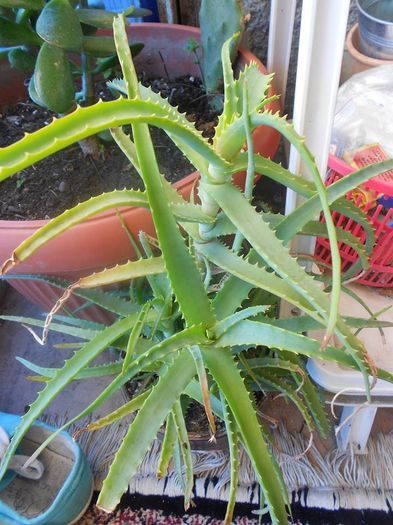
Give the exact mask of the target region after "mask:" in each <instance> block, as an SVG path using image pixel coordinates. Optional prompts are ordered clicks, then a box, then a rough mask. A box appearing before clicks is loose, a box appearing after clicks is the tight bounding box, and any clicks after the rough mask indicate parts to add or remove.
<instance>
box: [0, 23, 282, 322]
mask: <svg viewBox="0 0 393 525" xmlns="http://www.w3.org/2000/svg"><path fill="white" fill-rule="evenodd" d="M129 35H130V38H131V40H132V41H133V42H143V44H144V49H143V51H142V52H141V53H140V54H139V55H138V56H137V57H136V60H135V64H136V67H137V69H138V68H139V69H140V68H143V70H144V71H146V73H148V74H152V75H155V76H166V75H167V72H168V74H169V75H171V76H173V77H177V76H181V75H187V74H189V75H195V76H198V75H200V73H199V69H198V66H197V65H196V64H194V63H193V62H194V60H193V57H192V56H191V55H190V53H188V52H187V51H186V43H187V41H188V39H190V38H194V39H196V40H198V39H199V29H197V28H193V27H187V26H179V25H169V24H154V23H142V24H135V25H133V26H131V27H130V28H129ZM251 60H254V61H255V62H256V63H257V64H258V66H259V67H260V68H261V70H262V71H264V72H265V68H264V66H263V65H262V64H261V62H259V61H258V59H257V58H256V57H255V56H254V55H253V54H252V53H251V52H250V51H247V50H244V49H243V50H241V51H240V54H239V59H238V62H239V67H240V68H241V67H242V66H244V65H245V64H246V63H248V62H250V61H251ZM7 75H8V74H7ZM0 78H2V79H7V82H9V80H8V79H9V76H6V75H5V74H2V75H1V77H0ZM1 93H2V94H3V90H2V91H1ZM9 102H10V101H9V100H8V99H7V103H9ZM270 107H271V109H272V110H274V111H278V109H279V105H278V102H273V103H272V104H271V106H270ZM253 140H254V149H255V151H256V152H259V153H261V154H262V155H264V156H267V157H273V156H274V154H275V152H276V150H277V146H278V142H279V135H278V133H277V132H276V131H274V130H272V129H269V128H266V127H260V128H259V129H257V130H255V132H254V134H253ZM197 176H198V174H197V172H194V173H191V174H190V175H188V176H187V177H185V178H184V179H182V180H181V181H179V182H177V183H176V184H175V185H174V186H175V187H176V188H177V190H178V191H179V192H180V193H181V194H182V195H183V196H185V197H188V196H189V195H190V192H191V190H192V187H193V185H194V182H195V180H196V178H197ZM242 177H243V179H244V176H242V174H240V175H239V174H238V175H237V176H236V178H237V181H238V182H239V183H241V179H242ZM122 215H123V218H124V220H125V222H126V223H127V226H128V227H129V229H130V230H131V232H132V233H133V234H134V235H137V234H138V232H139V231H140V230H143V231H145V232H147V233H149V234H154V228H153V224H152V219H151V216H150V213H149V212H148V211H147V210H144V209H140V208H127V209H123V210H122ZM46 222H47V221H45V220H41V221H0V239H1V243H0V262H3V261H4V260H6V259H7V258H8V257H10V255H11V254H12V251H13V249H14V248H16V247H17V246H18V245H19V244H20V243H21V242H22V241H23V240H24V239H26V238H27V237H28V236H30V235H32V234H33V233H34V232H35V231H36V230H37V229H38V228H40V227H42V226H43V225H44V224H46ZM133 256H134V253H133V250H132V248H131V245H130V242H129V240H128V238H127V236H126V234H125V232H124V230H123V229H122V228H121V226H120V223H119V220H118V218H117V217H116V214H115V213H114V212H113V211H106V212H104V213H101V214H99V215H97V216H96V217H94V218H91V219H89V220H86V221H84V222H83V223H81V224H78V225H76V226H75V227H73V228H72V229H70V230H68V231H67V232H64V233H63V234H61V235H60V236H58V237H57V238H55V239H53V240H51V241H50V242H48V243H47V244H46V245H45V246H44V247H42V248H41V249H40V250H39V251H38V252H37V253H36V254H34V255H33V256H32V257H30V258H29V260H28V261H26V262H24V263H23V264H20V265H18V266H17V267H16V268H15V273H24V274H47V275H57V276H62V277H65V278H68V279H71V280H75V279H76V278H78V277H80V276H83V275H87V274H90V273H92V272H94V271H98V270H100V269H102V268H105V267H110V266H113V265H115V264H117V263H122V262H125V261H127V260H128V259H130V258H132V257H133ZM11 284H12V286H13V287H14V288H16V289H17V290H19V292H21V293H22V294H23V295H24V296H25V297H26V298H27V299H29V300H31V301H32V302H34V303H36V304H38V305H40V306H41V307H42V308H44V309H45V310H47V309H50V308H51V307H52V305H53V304H54V301H55V300H56V298H57V297H58V295H59V292H58V290H53V289H51V288H50V287H48V286H47V285H45V284H43V283H39V282H34V281H16V280H15V281H11ZM77 302H78V301H76V300H71V301H70V302H68V303H67V306H68V307H69V308H71V309H72V308H73V306H75V305H76V304H77ZM89 317H90V318H91V317H93V318H94V319H95V320H99V319H98V318H97V316H95V314H92V315H90V316H89ZM101 320H102V319H101Z"/></svg>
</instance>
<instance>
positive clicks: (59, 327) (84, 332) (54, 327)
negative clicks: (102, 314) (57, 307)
mask: <svg viewBox="0 0 393 525" xmlns="http://www.w3.org/2000/svg"><path fill="white" fill-rule="evenodd" d="M0 319H2V320H3V321H12V322H15V323H21V324H26V325H29V326H39V327H42V328H43V327H44V326H45V321H43V320H41V319H35V318H34V317H24V316H20V315H1V316H0ZM49 330H51V331H53V332H59V333H62V334H66V335H72V336H73V337H78V338H79V339H86V340H88V341H90V340H91V339H93V338H94V337H96V336H97V335H98V334H99V331H97V330H91V329H86V328H78V327H75V326H66V325H64V324H60V323H51V325H50V327H49Z"/></svg>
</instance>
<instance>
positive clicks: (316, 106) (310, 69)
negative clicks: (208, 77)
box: [280, 0, 350, 317]
mask: <svg viewBox="0 0 393 525" xmlns="http://www.w3.org/2000/svg"><path fill="white" fill-rule="evenodd" d="M349 4H350V0H303V6H302V20H301V26H300V36H299V53H298V63H297V75H296V88H295V99H294V109H293V124H294V126H295V129H296V131H297V132H298V133H300V134H301V135H303V136H304V137H305V141H306V145H307V146H308V148H309V149H310V150H311V152H312V153H313V154H314V156H315V159H316V163H317V167H318V169H319V171H320V173H321V175H322V177H324V175H325V172H326V167H327V159H328V153H329V145H330V137H331V130H332V125H333V117H334V109H335V103H336V96H337V90H338V85H339V79H340V71H341V63H342V56H343V52H344V42H345V34H346V26H347V20H348V12H349ZM289 169H290V170H291V171H292V172H293V173H302V175H304V176H306V177H307V176H309V175H310V174H309V173H307V170H306V169H305V167H304V166H303V165H302V163H301V160H300V156H299V154H298V153H297V150H296V149H295V148H294V147H293V146H292V147H291V150H290V156H289ZM301 202H302V198H301V197H300V196H299V195H297V194H296V193H295V192H293V191H291V190H287V195H286V206H285V213H286V214H289V213H290V212H291V211H293V210H294V209H295V208H296V207H297V206H299V205H300V204H301ZM291 248H292V250H293V251H294V252H295V253H306V254H312V253H313V252H314V248H315V240H314V239H313V238H307V237H298V238H296V239H294V240H293V241H292V243H291ZM307 266H308V265H307ZM289 310H290V309H289V306H288V304H287V303H286V302H285V301H284V302H282V303H281V314H280V315H281V316H284V317H285V316H287V315H288V314H289V313H290V312H289Z"/></svg>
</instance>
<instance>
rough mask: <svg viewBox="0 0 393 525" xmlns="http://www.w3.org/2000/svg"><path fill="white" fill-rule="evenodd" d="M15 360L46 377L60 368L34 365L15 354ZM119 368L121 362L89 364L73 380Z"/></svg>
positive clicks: (108, 373) (115, 370)
mask: <svg viewBox="0 0 393 525" xmlns="http://www.w3.org/2000/svg"><path fill="white" fill-rule="evenodd" d="M16 360H17V361H19V363H21V364H22V365H23V366H25V367H26V368H27V369H29V370H31V372H34V373H36V374H39V375H40V376H42V377H45V378H47V379H50V378H53V377H55V375H56V374H57V373H59V372H60V371H61V368H48V367H44V366H39V365H36V364H34V363H32V362H31V361H28V360H27V359H24V358H23V357H18V356H17V357H16ZM121 369H122V363H120V362H118V363H108V364H105V365H96V366H90V367H86V368H84V369H83V370H81V371H80V372H78V373H77V374H76V376H74V378H73V381H76V380H80V379H89V378H91V377H105V376H110V375H115V374H118V373H119V372H121Z"/></svg>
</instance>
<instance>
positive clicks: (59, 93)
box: [32, 42, 75, 113]
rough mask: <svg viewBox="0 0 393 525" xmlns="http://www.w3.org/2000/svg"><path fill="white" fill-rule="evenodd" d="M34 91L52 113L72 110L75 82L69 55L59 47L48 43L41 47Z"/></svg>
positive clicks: (35, 71)
mask: <svg viewBox="0 0 393 525" xmlns="http://www.w3.org/2000/svg"><path fill="white" fill-rule="evenodd" d="M32 89H33V88H32ZM34 89H35V92H36V93H37V96H38V99H39V100H40V101H41V102H42V103H43V104H45V106H46V107H47V108H49V109H51V110H52V111H55V112H56V113H66V112H67V111H69V110H70V109H71V107H72V105H73V103H74V98H75V86H74V80H73V77H72V72H71V66H70V62H69V60H68V58H67V55H66V53H65V52H64V51H63V50H62V49H60V48H59V47H55V46H51V45H50V44H47V43H46V42H45V43H44V44H43V45H42V46H41V49H40V51H39V53H38V56H37V61H36V65H35V69H34Z"/></svg>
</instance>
